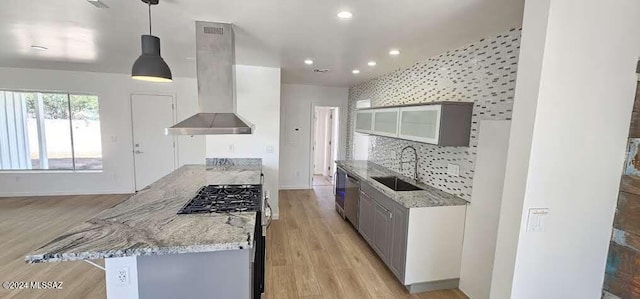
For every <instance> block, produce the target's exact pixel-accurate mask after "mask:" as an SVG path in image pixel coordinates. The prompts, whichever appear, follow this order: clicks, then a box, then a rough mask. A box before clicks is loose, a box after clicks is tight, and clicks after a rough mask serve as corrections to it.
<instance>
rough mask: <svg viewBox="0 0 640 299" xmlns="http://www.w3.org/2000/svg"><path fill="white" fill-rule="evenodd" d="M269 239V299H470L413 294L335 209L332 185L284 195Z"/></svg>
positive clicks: (457, 293) (453, 292) (459, 295)
mask: <svg viewBox="0 0 640 299" xmlns="http://www.w3.org/2000/svg"><path fill="white" fill-rule="evenodd" d="M279 195H280V197H279V200H280V204H279V206H280V220H277V221H274V222H273V224H272V225H271V228H270V229H269V232H268V237H267V286H266V287H267V292H266V295H267V298H274V299H276V298H277V299H280V298H432V299H444V298H466V296H465V295H464V294H463V293H462V292H460V291H459V290H447V291H437V292H428V293H421V294H414V295H411V294H409V293H408V292H407V291H406V289H405V288H404V287H403V286H402V285H401V284H400V283H399V282H398V281H397V280H396V278H395V276H393V273H391V271H389V270H388V269H387V267H386V266H385V265H384V264H383V262H382V261H381V260H380V259H379V258H378V257H377V255H376V254H375V252H374V251H373V250H372V249H371V248H370V247H369V245H367V244H366V241H364V239H362V237H360V235H359V234H358V233H357V232H356V231H355V229H354V228H353V227H352V226H351V225H350V224H348V223H347V222H346V221H344V220H343V219H342V218H341V217H340V216H338V214H337V213H336V211H335V209H334V197H333V192H332V187H331V186H326V187H319V186H317V187H314V190H295V191H281V192H280V193H279Z"/></svg>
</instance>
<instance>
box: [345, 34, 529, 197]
mask: <svg viewBox="0 0 640 299" xmlns="http://www.w3.org/2000/svg"><path fill="white" fill-rule="evenodd" d="M520 34H521V29H518V28H514V29H511V30H509V31H507V32H505V33H502V34H499V35H496V36H493V37H490V38H485V39H481V40H479V41H477V42H474V43H472V44H468V45H466V46H463V47H460V48H457V49H454V50H450V51H448V52H445V53H442V54H440V55H437V56H434V57H431V58H428V59H426V60H424V61H421V62H418V63H416V64H414V65H413V66H411V67H408V68H404V69H400V70H396V71H394V72H392V73H389V74H387V75H384V76H381V77H378V78H374V79H371V80H369V81H366V82H363V83H360V84H357V85H354V86H352V87H351V88H349V118H348V130H347V140H348V142H347V157H348V158H349V159H351V157H352V156H353V135H354V125H355V110H356V102H357V101H359V100H366V99H370V100H371V106H372V107H382V106H391V105H403V104H415V103H427V102H440V101H458V102H474V106H473V118H472V125H471V139H470V145H469V147H442V146H435V145H429V144H424V143H417V142H411V141H403V140H399V139H394V138H387V137H380V136H371V137H370V145H369V160H370V161H373V162H375V163H377V164H380V165H382V166H385V167H387V168H390V169H393V170H396V171H400V169H399V161H400V157H399V155H400V151H401V149H402V148H403V147H404V146H407V145H413V146H414V147H415V148H416V149H417V151H418V157H419V168H418V178H419V180H420V181H422V182H424V183H426V184H429V185H431V186H433V187H436V188H438V189H440V190H443V191H445V192H449V193H451V194H455V195H457V196H459V197H461V198H463V199H466V200H471V188H472V183H473V170H474V165H475V157H476V150H477V145H478V129H479V128H478V127H479V122H480V120H482V119H491V120H509V119H511V112H512V108H513V96H514V90H515V83H516V72H517V64H518V54H519V52H520ZM409 159H412V158H411V157H410V155H409V154H406V156H405V160H409ZM448 163H452V164H456V165H459V166H460V175H459V176H457V177H454V176H450V175H448V174H447V166H448ZM412 173H413V169H412V166H410V165H409V166H408V167H405V169H404V171H403V174H405V175H408V176H412V175H413V174H412Z"/></svg>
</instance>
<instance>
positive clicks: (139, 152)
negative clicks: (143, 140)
mask: <svg viewBox="0 0 640 299" xmlns="http://www.w3.org/2000/svg"><path fill="white" fill-rule="evenodd" d="M133 153H134V154H142V153H143V152H141V151H139V150H135V151H133Z"/></svg>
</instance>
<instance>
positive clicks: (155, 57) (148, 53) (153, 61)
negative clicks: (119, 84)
mask: <svg viewBox="0 0 640 299" xmlns="http://www.w3.org/2000/svg"><path fill="white" fill-rule="evenodd" d="M141 39H142V54H141V55H140V57H138V59H136V62H134V63H133V68H131V78H133V79H136V80H144V81H152V82H171V81H172V76H171V70H170V69H169V66H168V65H167V63H166V62H165V61H164V59H162V56H160V39H159V38H158V37H156V36H153V35H143V36H142V37H141Z"/></svg>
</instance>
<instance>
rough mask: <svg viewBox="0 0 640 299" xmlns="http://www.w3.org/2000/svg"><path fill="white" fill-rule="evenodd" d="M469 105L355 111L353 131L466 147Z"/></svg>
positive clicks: (433, 105) (469, 116)
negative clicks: (354, 129)
mask: <svg viewBox="0 0 640 299" xmlns="http://www.w3.org/2000/svg"><path fill="white" fill-rule="evenodd" d="M472 114H473V103H468V102H440V103H431V104H425V105H411V106H396V107H381V108H371V109H366V110H358V111H357V113H356V132H360V133H366V134H373V135H380V136H385V137H393V138H399V139H404V140H411V141H416V142H423V143H429V144H435V145H440V146H469V138H470V135H471V117H472Z"/></svg>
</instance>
